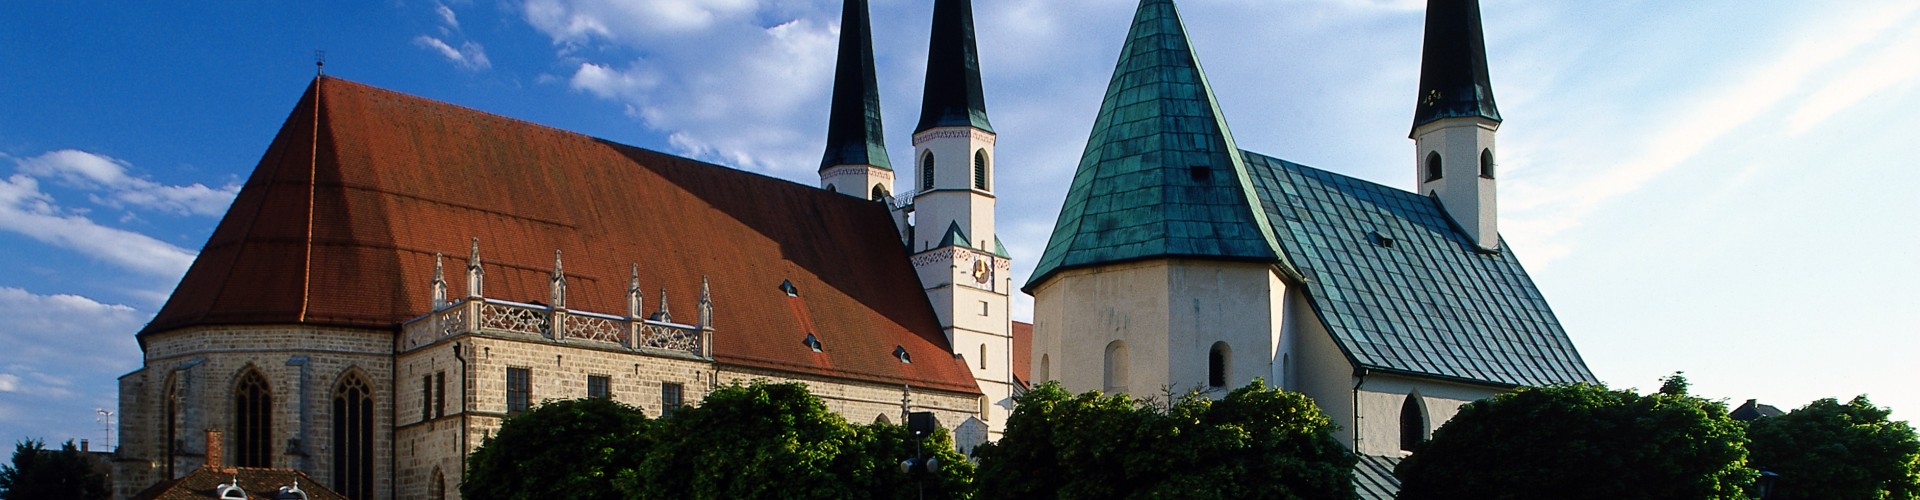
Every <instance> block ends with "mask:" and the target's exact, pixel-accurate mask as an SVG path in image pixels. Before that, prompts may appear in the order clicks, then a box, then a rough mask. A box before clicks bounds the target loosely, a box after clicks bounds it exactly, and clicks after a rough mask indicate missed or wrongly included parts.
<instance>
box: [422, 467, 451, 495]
mask: <svg viewBox="0 0 1920 500" xmlns="http://www.w3.org/2000/svg"><path fill="white" fill-rule="evenodd" d="M427 499H428V500H447V474H446V473H445V472H440V468H439V467H434V468H433V480H432V482H429V483H427Z"/></svg>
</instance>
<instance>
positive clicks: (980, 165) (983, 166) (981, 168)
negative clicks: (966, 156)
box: [973, 149, 987, 191]
mask: <svg viewBox="0 0 1920 500" xmlns="http://www.w3.org/2000/svg"><path fill="white" fill-rule="evenodd" d="M973 188H974V189H978V190H981V191H985V190H987V150H985V149H982V150H978V151H974V152H973Z"/></svg>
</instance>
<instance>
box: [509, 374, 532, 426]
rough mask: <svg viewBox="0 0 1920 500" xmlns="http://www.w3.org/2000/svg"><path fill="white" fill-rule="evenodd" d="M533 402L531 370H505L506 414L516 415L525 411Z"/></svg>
mask: <svg viewBox="0 0 1920 500" xmlns="http://www.w3.org/2000/svg"><path fill="white" fill-rule="evenodd" d="M532 402H533V370H531V369H527V368H508V369H507V414H508V415H518V414H520V412H523V411H527V407H529V406H531V405H530V403H532Z"/></svg>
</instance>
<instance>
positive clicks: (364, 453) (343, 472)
mask: <svg viewBox="0 0 1920 500" xmlns="http://www.w3.org/2000/svg"><path fill="white" fill-rule="evenodd" d="M333 487H334V489H335V490H338V491H339V492H340V493H341V494H342V495H346V497H347V498H373V389H372V388H371V387H370V386H368V385H367V380H366V379H365V378H362V377H361V376H360V375H359V374H357V373H356V374H349V375H347V376H346V377H345V378H342V379H340V383H339V384H338V385H336V386H334V389H333Z"/></svg>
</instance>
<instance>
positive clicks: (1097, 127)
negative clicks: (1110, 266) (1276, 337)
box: [1027, 0, 1279, 292]
mask: <svg viewBox="0 0 1920 500" xmlns="http://www.w3.org/2000/svg"><path fill="white" fill-rule="evenodd" d="M1238 149H1239V148H1238V147H1236V146H1234V142H1233V135H1232V134H1231V133H1230V132H1229V131H1228V129H1227V123H1226V120H1224V119H1223V118H1222V117H1221V115H1220V107H1219V105H1218V104H1216V101H1215V99H1214V97H1213V91H1212V89H1210V88H1209V87H1208V85H1207V78H1206V74H1205V73H1203V72H1202V71H1201V69H1200V63H1199V60H1198V59H1197V58H1196V57H1195V56H1194V53H1193V48H1192V47H1191V46H1190V45H1189V44H1188V42H1187V35H1186V28H1185V27H1184V26H1183V25H1182V24H1181V22H1180V14H1179V12H1178V11H1177V10H1175V8H1174V6H1173V2H1171V1H1169V0H1143V1H1142V2H1140V6H1139V9H1138V10H1137V11H1136V12H1135V14H1134V20H1133V28H1132V30H1130V31H1129V32H1128V33H1127V41H1126V44H1125V45H1124V46H1123V47H1122V48H1121V49H1120V60H1119V62H1118V63H1116V64H1115V67H1114V71H1113V79H1112V80H1111V81H1110V82H1109V83H1108V86H1107V95H1106V99H1105V101H1103V102H1102V103H1101V104H1100V115H1099V117H1098V118H1097V119H1095V121H1094V125H1093V134H1092V135H1091V137H1089V138H1088V139H1087V148H1086V151H1085V152H1084V153H1082V155H1081V157H1080V166H1079V169H1078V170H1077V171H1075V172H1074V175H1073V184H1072V187H1071V188H1069V190H1068V191H1067V199H1066V202H1065V204H1064V205H1063V206H1062V207H1061V209H1060V218H1059V220H1058V221H1057V222H1055V223H1054V229H1053V236H1052V237H1051V238H1050V239H1048V241H1047V249H1046V252H1045V253H1043V254H1042V255H1041V257H1040V261H1039V262H1038V263H1037V264H1036V265H1035V268H1034V271H1033V278H1032V279H1031V280H1029V281H1028V282H1027V287H1028V288H1029V292H1030V291H1031V288H1032V287H1033V286H1034V285H1035V284H1038V283H1040V282H1041V281H1044V280H1046V278H1047V277H1048V276H1050V275H1052V274H1053V273H1055V272H1057V271H1060V270H1064V269H1070V268H1075V267H1084V266H1090V265H1097V264H1107V263H1114V262H1124V261H1129V260H1139V259H1147V258H1156V257H1197V258H1218V259H1229V260H1256V261H1273V260H1276V259H1278V258H1279V255H1278V254H1277V253H1276V252H1275V250H1274V248H1275V246H1274V242H1273V237H1272V236H1271V235H1270V234H1269V233H1268V232H1267V231H1266V230H1264V226H1266V221H1265V220H1264V217H1265V214H1264V213H1263V212H1262V211H1261V210H1260V209H1259V208H1258V207H1259V205H1260V201H1259V200H1258V199H1256V198H1254V197H1253V196H1252V195H1251V193H1252V191H1253V189H1252V186H1253V184H1252V182H1251V181H1250V180H1249V179H1248V178H1247V175H1246V169H1245V168H1244V167H1243V166H1242V165H1241V164H1240V155H1239V154H1238V153H1237V151H1238Z"/></svg>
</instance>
